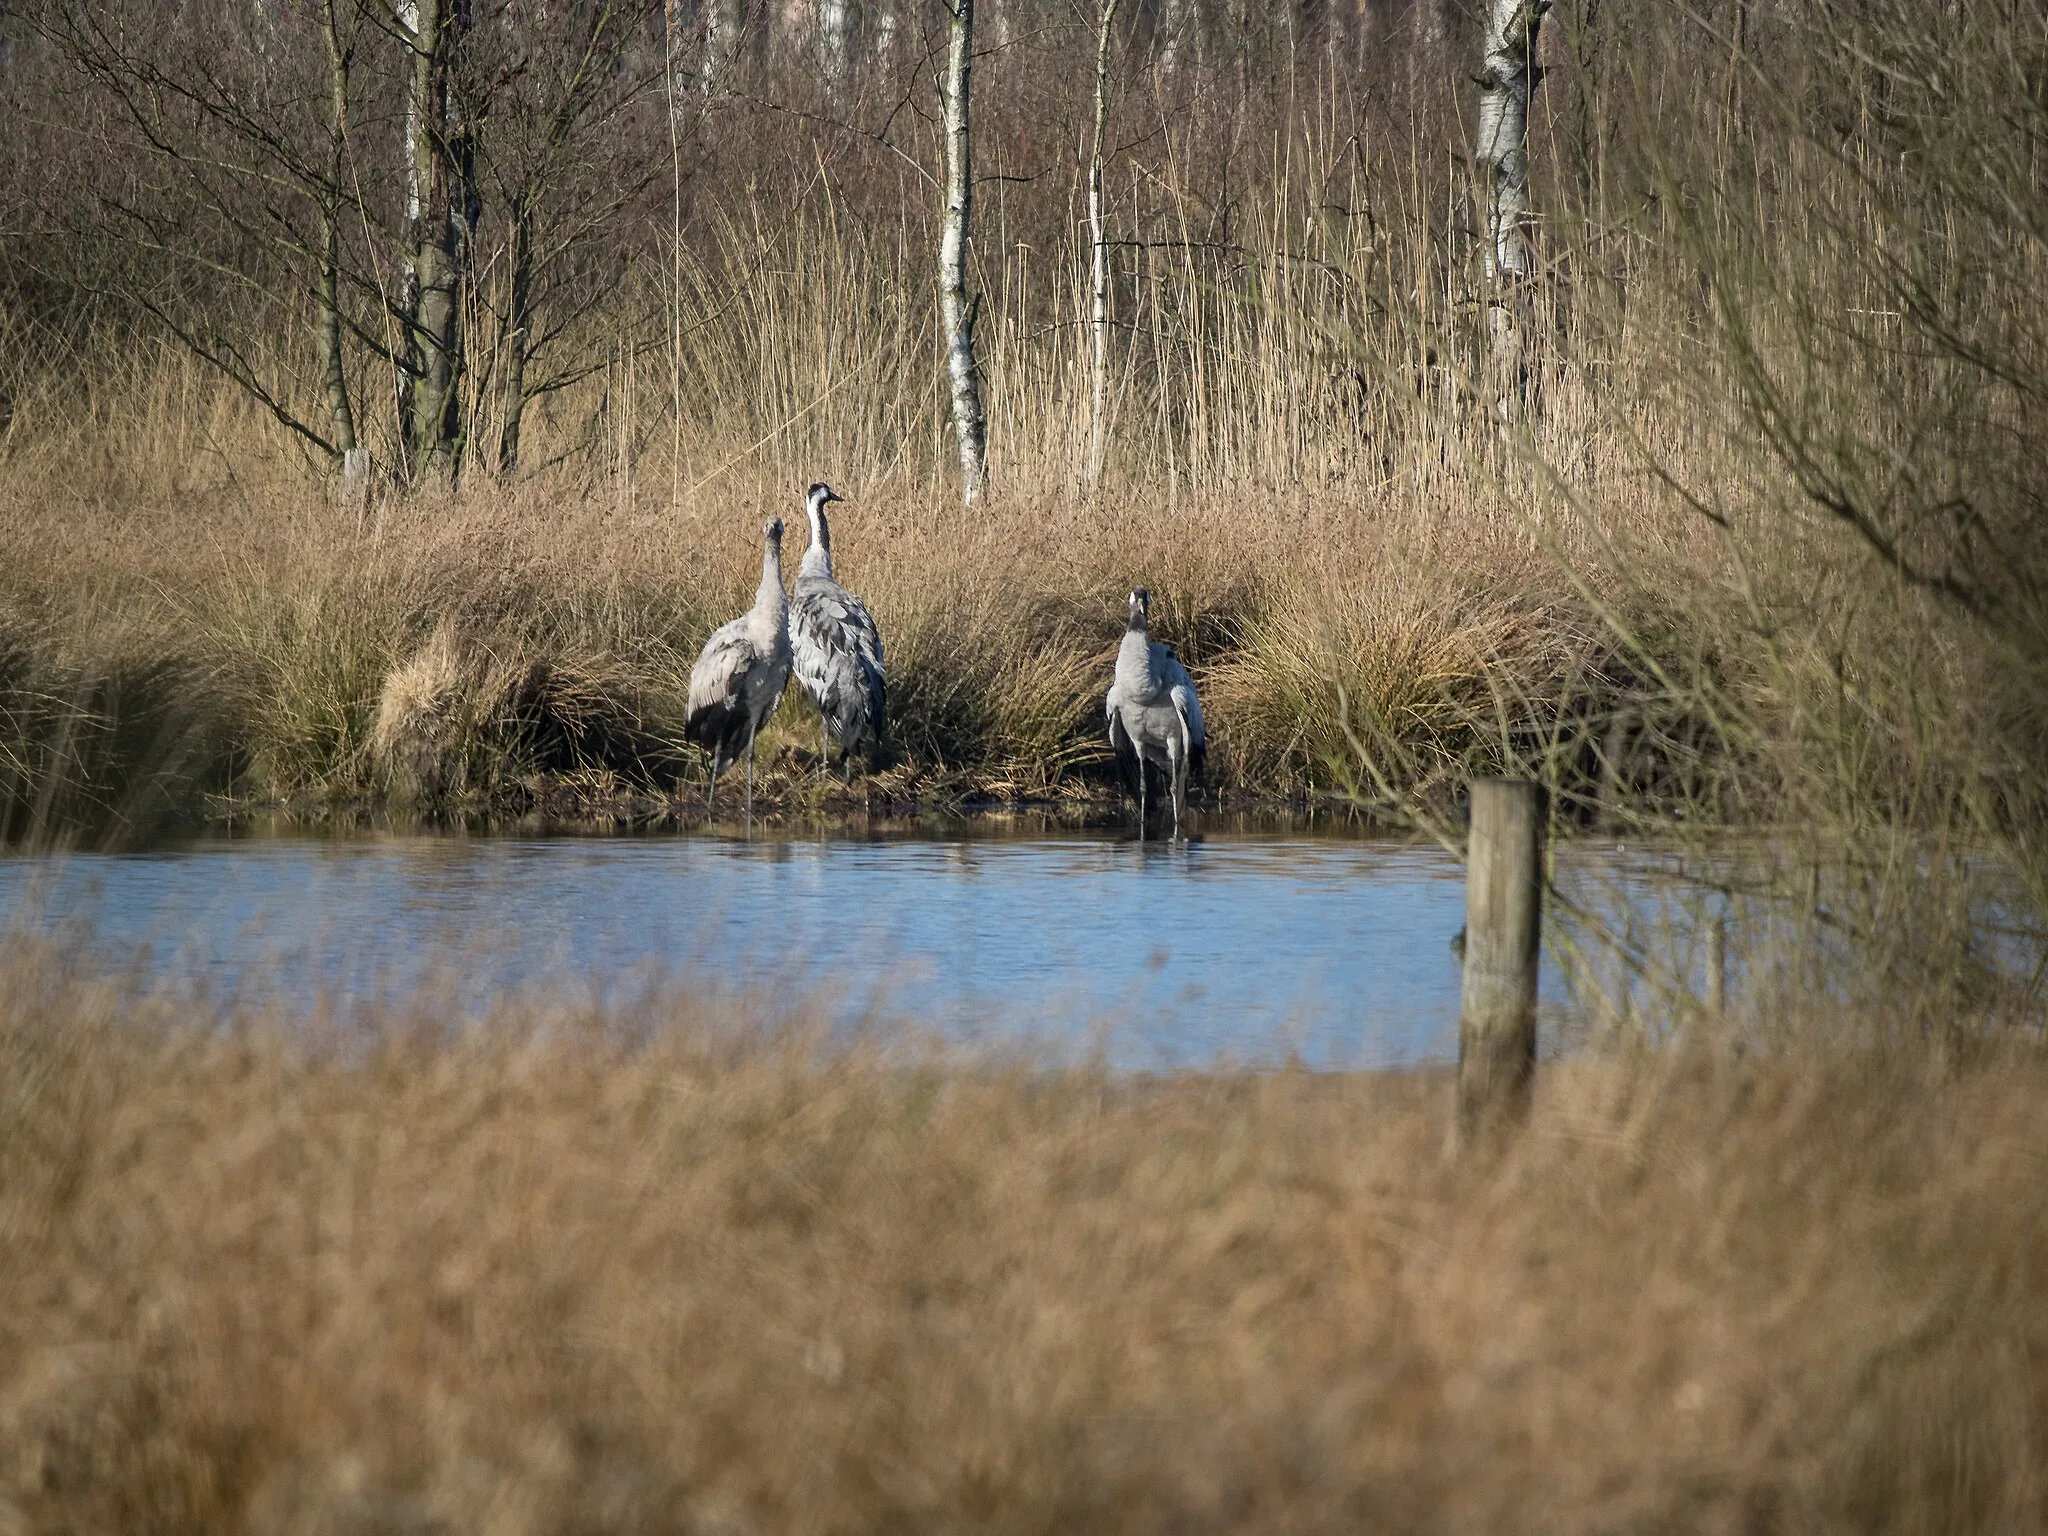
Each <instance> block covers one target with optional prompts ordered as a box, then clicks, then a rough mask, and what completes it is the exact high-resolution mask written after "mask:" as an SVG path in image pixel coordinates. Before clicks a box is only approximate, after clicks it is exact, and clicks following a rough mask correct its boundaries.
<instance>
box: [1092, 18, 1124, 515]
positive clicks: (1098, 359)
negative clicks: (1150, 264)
mask: <svg viewBox="0 0 2048 1536" xmlns="http://www.w3.org/2000/svg"><path fill="white" fill-rule="evenodd" d="M1116 9H1117V0H1103V5H1102V14H1101V16H1100V17H1099V18H1098V19H1097V22H1096V28H1095V136H1094V139H1093V141H1092V143H1091V145H1090V148H1089V153H1088V245H1089V253H1090V257H1091V260H1090V263H1089V267H1090V271H1089V288H1088V295H1089V304H1088V488H1089V489H1090V490H1093V489H1094V488H1095V486H1096V483H1097V482H1098V481H1099V480H1100V479H1101V478H1102V454H1103V449H1104V448H1105V446H1106V445H1107V434H1108V431H1109V229H1108V225H1107V222H1106V221H1105V219H1104V210H1103V206H1102V172H1103V159H1104V150H1103V137H1104V135H1105V134H1106V133H1107V132H1108V131H1109V44H1110V37H1111V30H1110V29H1111V27H1112V26H1113V25H1114V24H1115V21H1116Z"/></svg>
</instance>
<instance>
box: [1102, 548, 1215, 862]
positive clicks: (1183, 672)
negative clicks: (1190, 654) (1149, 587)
mask: <svg viewBox="0 0 2048 1536" xmlns="http://www.w3.org/2000/svg"><path fill="white" fill-rule="evenodd" d="M1130 603H1131V607H1130V618H1129V621H1128V622H1127V623H1126V624H1125V626H1124V639H1123V644H1122V645H1121V646H1119V647H1118V648H1117V653H1116V680H1115V681H1114V682H1112V683H1111V684H1110V685H1109V696H1108V698H1106V699H1105V700H1104V701H1103V704H1104V708H1105V712H1106V713H1107V714H1108V716H1109V744H1110V745H1111V746H1112V747H1114V748H1115V749H1116V753H1117V756H1118V757H1119V758H1121V759H1124V760H1129V759H1131V758H1136V759H1137V769H1138V835H1139V836H1140V837H1143V836H1144V835H1145V767H1146V765H1147V764H1148V763H1149V764H1151V765H1153V766H1155V767H1157V768H1158V769H1160V771H1161V772H1163V773H1164V774H1165V775H1166V780H1167V784H1168V786H1169V788H1170V789H1171V792H1172V797H1173V833H1174V836H1176V837H1178V836H1179V835H1180V817H1181V812H1182V811H1183V810H1184V809H1186V806H1187V798H1188V775H1189V773H1190V772H1193V773H1200V772H1201V770H1202V758H1203V755H1204V754H1205V753H1206V752H1207V751H1208V747H1209V738H1208V735H1207V733H1206V732H1204V731H1203V729H1202V706H1201V704H1200V702H1199V701H1198V700H1197V699H1196V698H1195V683H1194V679H1193V678H1191V677H1189V676H1188V669H1187V668H1186V667H1184V666H1182V665H1181V664H1180V657H1179V656H1177V655H1176V654H1175V653H1174V649H1173V647H1172V646H1170V645H1162V644H1159V643H1157V642H1155V641H1154V640H1153V639H1152V633H1151V628H1150V623H1151V613H1152V594H1151V593H1150V592H1148V591H1146V590H1145V589H1144V588H1143V587H1140V588H1138V589H1137V591H1135V592H1133V593H1132V594H1131V598H1130Z"/></svg>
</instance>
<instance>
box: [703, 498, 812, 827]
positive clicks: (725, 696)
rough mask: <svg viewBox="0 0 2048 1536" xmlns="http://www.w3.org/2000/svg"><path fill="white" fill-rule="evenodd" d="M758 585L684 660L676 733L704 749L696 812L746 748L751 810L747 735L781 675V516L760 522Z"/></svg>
mask: <svg viewBox="0 0 2048 1536" xmlns="http://www.w3.org/2000/svg"><path fill="white" fill-rule="evenodd" d="M761 535H762V538H763V539H764V540H765V544H766V547H765V548H764V549H763V550H762V553H761V585H760V587H759V588H758V589H757V590H756V592H755V593H754V606H753V607H752V608H750V609H748V610H747V611H746V612H745V613H743V614H741V615H740V616H739V617H738V618H736V619H734V620H733V621H732V622H731V623H728V624H721V625H720V626H719V627H718V628H717V629H715V630H713V631H712V634H711V638H710V639H709V640H706V641H705V642H704V649H703V651H702V652H701V653H699V655H698V657H697V664H696V665H695V666H694V667H692V668H690V703H689V709H688V711H687V713H686V714H685V715H684V717H683V733H684V734H685V735H686V736H688V737H689V738H690V740H692V741H694V742H696V743H698V744H699V745H700V746H704V747H708V748H709V749H710V751H711V779H710V783H709V784H708V785H707V787H706V789H705V791H704V812H705V814H706V815H707V816H708V815H709V814H710V813H711V801H712V797H713V796H714V795H715V794H716V793H717V792H718V776H719V775H720V774H721V773H723V772H724V771H725V770H726V769H727V768H729V767H730V766H731V765H732V764H733V763H734V762H735V761H736V760H737V759H738V758H739V755H740V754H741V753H742V752H745V753H746V756H747V819H748V821H750V822H751V821H752V820H753V817H754V738H755V736H757V735H758V734H759V733H760V730H761V727H762V726H763V725H764V724H766V723H767V720H768V717H769V716H770V715H772V714H774V713H775V706H776V704H777V703H778V702H780V701H781V698H782V690H783V687H784V686H785V685H786V684H787V683H788V682H789V666H790V650H789V599H788V598H787V597H785V596H784V595H783V591H782V519H781V518H779V517H778V518H776V519H775V520H774V521H773V522H771V523H769V524H768V525H767V526H766V527H765V528H763V529H762V530H761Z"/></svg>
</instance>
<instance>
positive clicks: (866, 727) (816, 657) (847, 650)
mask: <svg viewBox="0 0 2048 1536" xmlns="http://www.w3.org/2000/svg"><path fill="white" fill-rule="evenodd" d="M840 499H841V497H840V496H839V494H838V493H837V492H836V491H834V490H833V489H832V487H831V486H829V485H824V484H822V483H821V484H818V485H814V486H812V487H811V489H810V493H809V494H808V496H806V498H805V502H804V507H805V511H806V512H807V513H808V514H809V516H810V520H811V547H810V548H809V549H808V550H806V551H805V552H804V561H803V564H802V566H801V567H799V568H798V571H797V578H796V600H795V602H794V603H792V604H791V606H790V623H789V629H790V635H789V639H790V649H791V655H792V662H793V666H794V668H795V671H796V679H797V681H798V682H799V683H801V684H802V685H803V689H804V692H805V693H807V694H809V695H810V696H811V702H812V703H814V704H816V705H817V706H818V714H819V715H820V717H821V718H822V719H823V721H824V727H823V729H824V733H825V740H824V741H823V742H821V743H820V746H819V757H820V759H821V760H823V759H826V758H828V757H829V756H830V752H831V748H832V747H833V746H834V745H836V746H837V747H838V748H839V752H840V755H841V757H842V758H849V759H850V758H851V757H852V756H853V754H854V752H855V751H857V750H858V749H859V748H860V747H861V746H862V744H863V743H866V744H868V745H869V746H871V747H879V746H880V745H881V743H882V732H883V730H884V729H885V728H886V725H887V718H888V683H887V680H886V678H885V676H884V674H883V670H882V636H881V633H880V632H879V631H878V630H877V629H876V628H875V621H874V620H873V619H872V618H870V617H869V616H868V611H867V608H866V607H865V606H864V605H863V604H862V603H861V600H860V599H859V598H857V597H855V596H854V595H853V594H852V593H851V592H849V591H847V590H846V588H844V587H842V586H840V585H839V583H838V582H837V581H835V580H833V579H832V526H831V524H830V523H829V522H828V521H827V520H826V517H825V504H826V503H827V502H833V501H838V500H840Z"/></svg>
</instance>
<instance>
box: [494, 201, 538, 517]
mask: <svg viewBox="0 0 2048 1536" xmlns="http://www.w3.org/2000/svg"><path fill="white" fill-rule="evenodd" d="M507 255H508V265H509V267H510V272H511V294H510V296H509V299H508V302H507V304H506V314H505V346H504V358H505V396H504V401H505V426H504V431H503V433H502V434H501V435H500V437H499V439H498V472H499V473H500V474H502V475H506V476H510V475H511V474H512V473H513V472H514V471H515V470H517V469H518V468H519V431H520V427H521V426H522V425H523V424H524V422H525V420H526V401H527V394H526V352H527V346H528V344H529V342H530V341H531V339H532V329H533V213H532V210H531V209H529V208H526V207H524V206H521V207H518V208H516V209H514V210H513V213H512V231H511V250H510V251H509V252H508V253H507Z"/></svg>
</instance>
